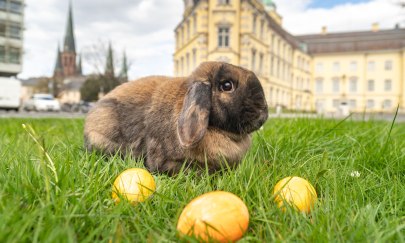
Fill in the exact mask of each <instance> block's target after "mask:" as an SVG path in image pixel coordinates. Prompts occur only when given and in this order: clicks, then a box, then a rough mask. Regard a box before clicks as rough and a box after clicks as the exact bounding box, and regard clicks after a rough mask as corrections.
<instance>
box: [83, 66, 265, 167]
mask: <svg viewBox="0 0 405 243" xmlns="http://www.w3.org/2000/svg"><path fill="white" fill-rule="evenodd" d="M267 117H268V108H267V103H266V100H265V96H264V93H263V88H262V86H261V84H260V81H259V80H258V78H257V77H256V75H255V74H254V73H253V72H251V71H248V70H246V69H244V68H241V67H237V66H234V65H231V64H227V63H221V62H205V63H202V64H201V65H200V66H198V67H197V68H196V69H195V70H194V72H193V73H192V74H191V75H190V76H189V77H178V78H173V77H163V76H151V77H146V78H141V79H139V80H136V81H131V82H128V83H124V84H122V85H120V86H118V87H116V88H115V89H114V90H112V91H111V92H110V93H108V94H107V95H106V96H104V97H103V98H102V99H101V100H99V101H98V102H97V104H96V105H95V107H94V108H93V109H92V110H91V111H90V112H89V114H88V116H87V118H86V121H85V127H84V137H85V146H86V148H87V150H88V151H91V150H97V151H101V152H103V153H106V154H114V153H117V152H119V153H121V154H126V153H130V154H131V155H132V157H134V158H139V157H143V158H145V165H146V167H147V168H148V169H149V170H150V171H152V172H157V171H158V172H166V173H169V174H176V173H178V172H179V170H180V169H181V168H182V166H183V164H184V163H185V162H187V163H190V164H198V165H200V166H203V167H204V166H205V165H208V168H209V170H210V171H215V170H217V169H219V168H221V167H222V166H224V162H225V163H227V164H228V165H229V166H234V165H237V164H238V163H239V162H240V161H241V159H242V158H243V156H244V155H245V153H246V152H247V150H248V148H249V147H250V144H251V133H252V132H254V131H255V130H257V129H259V128H260V127H261V126H262V125H263V124H264V122H265V121H266V120H267Z"/></svg>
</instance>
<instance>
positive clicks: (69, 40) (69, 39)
mask: <svg viewBox="0 0 405 243" xmlns="http://www.w3.org/2000/svg"><path fill="white" fill-rule="evenodd" d="M73 33H74V30H73V14H72V3H71V2H69V13H68V20H67V24H66V32H65V42H64V44H63V50H64V51H67V52H75V53H76V45H75V37H74V34H73Z"/></svg>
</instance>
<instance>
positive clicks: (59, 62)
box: [53, 44, 63, 77]
mask: <svg viewBox="0 0 405 243" xmlns="http://www.w3.org/2000/svg"><path fill="white" fill-rule="evenodd" d="M61 59H62V58H61V55H60V47H59V44H58V49H57V50H56V62H55V69H54V71H53V75H54V77H56V76H63V67H62V60H61Z"/></svg>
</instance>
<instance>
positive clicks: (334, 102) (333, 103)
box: [332, 99, 340, 109]
mask: <svg viewBox="0 0 405 243" xmlns="http://www.w3.org/2000/svg"><path fill="white" fill-rule="evenodd" d="M339 105H340V100H337V99H334V100H333V101H332V106H333V108H336V109H338V108H339Z"/></svg>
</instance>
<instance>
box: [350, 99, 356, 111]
mask: <svg viewBox="0 0 405 243" xmlns="http://www.w3.org/2000/svg"><path fill="white" fill-rule="evenodd" d="M349 107H350V109H356V108H357V101H356V100H349Z"/></svg>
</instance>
